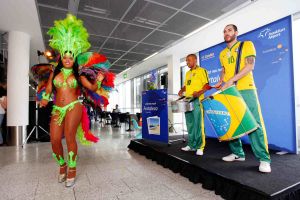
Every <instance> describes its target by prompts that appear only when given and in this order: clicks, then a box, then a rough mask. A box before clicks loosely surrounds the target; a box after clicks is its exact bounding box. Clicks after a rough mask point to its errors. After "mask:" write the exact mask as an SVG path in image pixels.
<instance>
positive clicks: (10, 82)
mask: <svg viewBox="0 0 300 200" xmlns="http://www.w3.org/2000/svg"><path fill="white" fill-rule="evenodd" d="M29 57H30V36H29V35H28V34H27V33H23V32H18V31H10V32H9V34H8V64H7V100H8V103H7V105H8V107H7V126H8V142H9V144H10V145H22V144H23V141H24V139H25V138H26V135H27V134H26V126H27V125H28V112H29V106H28V103H29V76H28V73H29Z"/></svg>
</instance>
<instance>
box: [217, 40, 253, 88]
mask: <svg viewBox="0 0 300 200" xmlns="http://www.w3.org/2000/svg"><path fill="white" fill-rule="evenodd" d="M240 43H241V42H239V41H238V42H236V43H235V44H234V45H233V46H232V47H231V48H228V47H226V48H225V49H223V50H222V51H221V53H220V63H221V65H222V66H223V67H224V70H225V74H224V81H225V82H227V81H228V80H229V79H231V78H232V77H233V76H234V75H235V67H236V60H237V52H238V49H239V46H240ZM241 53H242V54H241V60H240V68H239V71H240V70H242V69H243V68H244V67H245V59H246V58H247V57H251V56H253V57H255V56H256V51H255V47H254V45H253V43H252V42H251V41H245V42H244V45H243V49H242V51H241ZM237 89H238V90H248V89H256V87H255V83H254V78H253V74H252V72H250V73H248V74H247V75H246V76H244V77H243V78H241V79H240V80H238V82H237Z"/></svg>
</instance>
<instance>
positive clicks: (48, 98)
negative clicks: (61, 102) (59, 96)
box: [42, 92, 50, 101]
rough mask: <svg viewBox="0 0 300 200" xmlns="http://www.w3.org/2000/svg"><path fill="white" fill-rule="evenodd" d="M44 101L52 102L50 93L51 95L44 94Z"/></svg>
mask: <svg viewBox="0 0 300 200" xmlns="http://www.w3.org/2000/svg"><path fill="white" fill-rule="evenodd" d="M42 99H44V100H47V101H49V100H50V93H49V94H46V92H44V93H43V94H42Z"/></svg>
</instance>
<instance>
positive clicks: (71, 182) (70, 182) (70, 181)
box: [65, 169, 76, 187]
mask: <svg viewBox="0 0 300 200" xmlns="http://www.w3.org/2000/svg"><path fill="white" fill-rule="evenodd" d="M74 171H75V172H76V169H69V172H74ZM74 184H75V177H73V178H67V179H66V182H65V185H66V187H72V186H73V185H74Z"/></svg>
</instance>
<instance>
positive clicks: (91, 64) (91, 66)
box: [77, 52, 115, 106]
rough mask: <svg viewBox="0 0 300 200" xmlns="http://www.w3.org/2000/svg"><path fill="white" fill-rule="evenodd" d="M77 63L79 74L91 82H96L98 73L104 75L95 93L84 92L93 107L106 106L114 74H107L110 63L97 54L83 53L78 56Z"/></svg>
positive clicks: (112, 86) (112, 85)
mask: <svg viewBox="0 0 300 200" xmlns="http://www.w3.org/2000/svg"><path fill="white" fill-rule="evenodd" d="M77 62H78V64H79V66H80V70H79V74H82V75H84V76H86V77H87V78H88V79H89V80H91V81H96V79H97V75H98V74H99V73H101V74H103V75H104V79H103V81H102V84H101V88H99V89H98V90H97V91H96V92H92V91H86V93H85V95H86V97H87V99H88V100H90V101H92V102H93V103H94V104H95V105H104V106H107V105H108V103H109V102H108V98H109V92H110V91H112V89H113V88H114V86H115V85H114V81H115V74H114V73H112V72H109V71H108V69H109V68H110V63H109V61H108V60H107V58H106V57H105V56H104V55H102V54H99V53H93V52H85V53H82V54H80V55H79V56H78V59H77Z"/></svg>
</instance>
